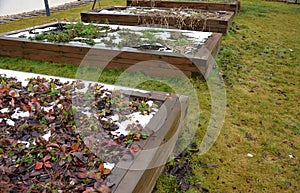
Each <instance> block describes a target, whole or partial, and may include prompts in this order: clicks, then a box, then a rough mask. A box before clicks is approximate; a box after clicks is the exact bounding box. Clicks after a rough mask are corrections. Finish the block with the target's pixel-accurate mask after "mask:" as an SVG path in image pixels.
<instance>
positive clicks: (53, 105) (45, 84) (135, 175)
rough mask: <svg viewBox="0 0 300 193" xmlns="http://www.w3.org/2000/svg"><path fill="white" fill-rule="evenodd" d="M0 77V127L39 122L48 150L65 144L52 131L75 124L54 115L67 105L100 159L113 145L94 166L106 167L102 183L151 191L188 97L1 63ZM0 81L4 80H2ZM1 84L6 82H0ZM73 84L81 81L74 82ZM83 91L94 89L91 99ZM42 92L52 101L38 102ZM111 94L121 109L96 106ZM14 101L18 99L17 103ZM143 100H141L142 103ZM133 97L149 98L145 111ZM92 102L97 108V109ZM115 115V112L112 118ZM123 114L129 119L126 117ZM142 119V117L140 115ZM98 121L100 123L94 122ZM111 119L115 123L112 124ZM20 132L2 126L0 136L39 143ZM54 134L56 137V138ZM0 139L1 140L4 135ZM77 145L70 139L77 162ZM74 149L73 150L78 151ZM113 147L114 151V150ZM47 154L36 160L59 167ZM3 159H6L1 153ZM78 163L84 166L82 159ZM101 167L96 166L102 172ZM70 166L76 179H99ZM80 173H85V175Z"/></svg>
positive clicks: (23, 143)
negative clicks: (20, 69) (12, 67)
mask: <svg viewBox="0 0 300 193" xmlns="http://www.w3.org/2000/svg"><path fill="white" fill-rule="evenodd" d="M9 77H17V81H18V82H21V84H19V83H17V82H16V81H14V80H7V79H6V78H9ZM0 78H1V80H2V82H1V84H2V86H1V87H2V88H1V92H0V94H1V100H2V103H1V106H0V107H1V108H0V115H1V116H0V117H1V118H0V128H2V130H3V131H4V130H6V129H8V128H9V129H11V130H13V129H16V128H22V125H23V129H24V128H25V127H24V125H29V126H30V125H31V126H34V125H36V126H37V127H39V128H40V127H41V125H43V126H45V129H44V130H43V131H42V134H41V135H42V136H41V137H40V138H44V139H41V140H43V141H44V146H45V147H47V151H48V148H50V149H51V151H54V152H59V151H60V150H59V148H60V146H61V145H62V146H63V145H67V144H64V143H62V144H61V143H60V140H59V139H60V138H59V137H58V136H57V133H56V132H58V131H60V130H61V129H62V128H61V127H72V128H73V127H74V126H72V124H74V123H69V121H70V120H67V121H68V125H67V126H66V125H65V126H62V125H61V124H62V123H58V122H57V121H58V119H59V118H58V117H59V116H61V114H65V113H62V112H60V111H67V110H68V109H74V108H75V109H76V110H75V111H76V113H75V114H77V116H75V115H74V119H77V120H79V122H76V129H75V130H74V132H75V133H79V134H80V135H84V139H82V141H84V144H85V145H86V146H87V147H88V148H90V149H91V151H92V152H93V153H95V155H97V156H100V158H101V159H102V157H101V155H102V154H104V153H103V151H104V150H105V149H104V147H105V148H111V147H113V149H110V151H109V157H105V156H104V158H105V159H106V160H105V159H104V161H105V162H106V161H107V160H109V162H110V163H106V166H105V165H104V167H105V168H104V169H101V166H99V168H100V169H99V170H100V171H101V170H103V171H104V173H105V171H106V170H105V169H106V168H108V170H109V173H108V175H107V176H106V178H105V183H106V184H109V185H108V186H110V187H111V189H112V191H113V192H123V193H127V192H128V193H129V192H151V191H152V189H153V187H154V185H155V182H156V179H157V178H158V176H159V175H160V173H161V171H162V169H163V166H164V163H166V161H167V159H168V157H169V156H170V154H171V153H172V151H173V148H174V145H175V143H176V140H177V137H178V133H179V130H180V128H181V126H182V124H183V122H184V119H185V116H186V112H187V103H188V98H187V97H186V96H182V95H176V94H168V93H163V92H155V91H145V90H140V89H133V88H127V87H120V86H115V85H107V84H102V83H95V82H87V81H78V80H74V79H66V78H60V77H52V76H46V75H38V74H33V73H24V72H18V71H11V70H4V69H0ZM28 78H31V80H27V79H28ZM32 78H34V79H32ZM5 81H7V82H6V83H5ZM81 83H82V84H81ZM6 84H7V85H9V84H11V85H9V86H5V85H6ZM32 84H34V85H32ZM30 85H31V86H33V87H31V86H30ZM74 85H76V86H74ZM78 85H81V86H80V87H79V86H78ZM91 85H92V86H91ZM30 88H31V89H30ZM68 88H69V89H70V90H69V89H68ZM72 88H73V90H72ZM74 88H75V89H74ZM53 90H55V93H53ZM30 93H31V94H30ZM70 93H71V95H70ZM79 93H81V94H79ZM87 93H88V95H89V94H91V93H93V94H94V98H92V99H90V97H87ZM114 93H117V94H118V95H116V96H115V97H113V95H114ZM47 96H49V97H48V99H49V100H50V99H51V100H52V99H53V100H54V102H50V101H48V102H49V103H45V102H43V101H42V98H43V100H47V99H46V98H47ZM39 97H40V98H39ZM78 97H79V100H80V102H79V103H77V102H75V103H74V101H77V100H78ZM12 98H13V99H14V100H15V102H14V106H13V105H12V103H11V100H12ZM82 98H84V99H86V98H89V100H88V102H90V103H92V104H95V105H91V106H85V101H84V99H82ZM40 99H41V100H40ZM71 99H72V100H71ZM112 99H119V100H120V101H119V102H118V103H117V104H120V105H121V106H122V108H123V111H119V110H118V109H117V108H114V111H113V112H112V113H110V114H101V112H103V111H102V110H103V109H102V108H103V107H102V106H101V105H100V106H99V104H100V103H101V104H102V101H105V103H106V102H107V101H111V100H112ZM123 99H124V100H123ZM125 99H127V100H125ZM128 99H129V101H128ZM132 99H134V100H133V102H131V100H132ZM141 100H142V102H141ZM19 101H23V102H22V103H21V104H19ZM26 101H27V102H26ZM81 101H83V102H81ZM143 101H144V102H145V103H143ZM124 103H126V104H128V105H129V107H125V106H124ZM135 103H139V105H145V104H148V106H147V108H145V109H147V112H146V111H144V110H145V109H142V110H141V109H140V108H132V104H135ZM111 104H113V103H111ZM19 105H21V106H19ZM154 105H156V106H154ZM25 107H26V108H25ZM118 107H120V106H118ZM144 107H145V106H144ZM92 108H96V111H94V110H95V109H94V110H93V109H92ZM105 108H106V107H105ZM128 108H129V109H131V110H133V109H135V110H133V112H132V111H131V110H130V111H129V112H125V111H128ZM51 109H52V110H51ZM101 109H102V110H101ZM41 112H42V113H44V115H42V116H45V117H46V119H44V118H43V119H38V118H37V117H39V116H40V114H41ZM143 112H144V113H143ZM130 113H132V114H135V116H134V117H133V118H132V117H131V116H128V115H131V114H130ZM117 115H118V116H120V117H119V118H116V116H117ZM118 116H117V117H118ZM121 116H125V117H126V120H125V121H124V117H123V118H121ZM149 116H150V118H149ZM51 117H52V118H51ZM67 117H68V116H67ZM40 118H41V117H40ZM36 119H37V120H36ZM127 119H130V120H131V119H132V120H131V121H129V122H126V121H127ZM144 119H145V120H146V121H143V120H144ZM110 120H112V121H113V124H111V123H112V122H110V124H111V127H105V125H106V124H105V123H104V122H105V121H106V123H107V122H109V121H110ZM137 120H138V121H137ZM36 121H37V122H36ZM62 121H66V120H62ZM98 121H99V124H96V122H98ZM103 121H104V122H103ZM91 123H93V125H92V126H93V127H91V126H90V124H91ZM100 123H101V124H100ZM122 123H127V125H124V127H125V128H121V125H122ZM55 125H56V126H55ZM116 125H117V126H118V127H116ZM31 126H30V127H31ZM26 128H28V127H26ZM46 128H48V129H46ZM50 128H52V129H50ZM136 128H138V130H135V129H136ZM121 130H123V131H121ZM128 130H130V131H128ZM18 132H19V134H20V133H22V131H21V130H20V131H18ZM23 132H25V131H23ZM38 132H39V131H38ZM124 132H125V133H124ZM35 133H36V132H35ZM120 133H121V134H120ZM130 133H131V134H130ZM141 133H144V134H146V137H145V138H144V137H141V135H143V134H141ZM19 134H18V135H17V134H14V133H11V132H7V133H5V132H4V133H2V135H1V136H2V137H3V136H6V137H5V140H8V142H7V143H9V144H10V142H11V143H16V144H19V147H21V146H22V148H24V149H26V148H29V147H31V146H35V145H36V144H35V143H38V141H37V139H38V138H33V137H32V136H31V133H29V134H28V133H27V137H26V138H25V137H24V136H20V135H19ZM36 135H37V134H35V136H36ZM60 135H64V134H60ZM18 136H19V137H18ZM122 136H123V137H122ZM132 136H133V137H132ZM137 136H139V137H138V139H136V137H137ZM57 137H58V139H55V138H57ZM121 137H122V138H121ZM1 140H2V141H1V143H2V142H3V140H4V139H1ZM104 141H108V142H107V144H110V145H109V146H108V145H107V144H106V145H107V146H104V145H103V144H104ZM128 142H129V143H128ZM37 146H38V145H37ZM121 146H122V148H121ZM17 147H18V146H17ZM66 147H67V146H66ZM3 148H5V147H3ZM80 148H82V144H80V147H77V146H76V147H73V145H72V149H73V154H74V156H75V157H74V158H73V159H79V161H80V160H81V162H83V161H82V160H83V157H84V156H83V157H82V155H81V158H80V156H79V155H80V151H81V150H80ZM119 149H121V150H122V151H121V150H119ZM45 151H46V150H45ZM74 151H75V153H74ZM76 151H78V152H77V154H76ZM124 151H125V153H124ZM115 152H117V154H116V153H115ZM122 152H123V153H122ZM73 154H72V155H73ZM53 156H54V155H52V157H53ZM78 156H79V157H78ZM76 157H77V158H76ZM50 158H51V156H50ZM50 158H49V159H50ZM114 158H115V159H114ZM49 159H48V158H47V160H46V161H44V162H40V164H41V165H42V167H47V168H48V170H49V171H50V172H52V168H57V167H60V165H59V166H58V165H57V163H55V162H52V161H53V160H52V161H51V159H50V160H49ZM41 160H42V159H41ZM43 160H45V158H43ZM71 160H72V159H71ZM111 160H113V161H111ZM115 160H116V161H115ZM2 161H5V160H3V159H2ZM46 163H48V165H46ZM59 163H60V162H59ZM72 163H73V162H72ZM74 163H75V162H74ZM74 163H73V164H74ZM76 163H77V162H76ZM43 165H44V166H43ZM25 166H26V165H25ZM48 166H49V167H48ZM50 166H51V167H50ZM28 167H30V169H29V168H28V169H27V170H28V172H31V173H36V172H38V171H39V172H40V173H39V174H38V175H43V171H44V170H43V169H42V167H37V164H36V165H35V167H31V166H28ZM81 167H83V166H82V165H81ZM89 168H93V167H89ZM15 170H16V172H18V167H16V168H15ZM46 171H47V169H45V171H44V172H45V173H46ZM49 171H48V174H49ZM103 171H101V172H102V173H103ZM73 172H75V173H74V174H73V173H70V174H69V175H71V176H72V175H75V176H78V179H79V180H80V179H81V180H83V178H89V179H96V180H97V179H98V178H97V177H96V176H95V175H90V174H91V173H89V171H86V170H82V169H81V170H80V169H79V170H76V169H75V170H74V171H73ZM83 172H87V173H83ZM98 172H99V171H98ZM31 173H30V176H31ZM92 173H93V172H92ZM46 174H47V173H46ZM46 174H45V175H46ZM83 174H84V176H86V177H84V176H83ZM102 175H103V174H102ZM20 177H21V176H20ZM75 178H76V177H75ZM27 179H28V177H27ZM38 179H39V178H38ZM68 179H69V178H68ZM71 179H72V178H71ZM65 183H67V185H66V187H67V186H68V187H70V186H69V183H70V182H68V181H66V182H65ZM74 183H75V182H74ZM101 183H102V182H101Z"/></svg>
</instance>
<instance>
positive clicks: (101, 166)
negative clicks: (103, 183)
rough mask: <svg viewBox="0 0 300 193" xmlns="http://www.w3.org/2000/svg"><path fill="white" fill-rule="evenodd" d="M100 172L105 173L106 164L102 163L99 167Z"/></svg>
mask: <svg viewBox="0 0 300 193" xmlns="http://www.w3.org/2000/svg"><path fill="white" fill-rule="evenodd" d="M99 171H100V172H101V173H103V172H104V163H101V164H100V165H99Z"/></svg>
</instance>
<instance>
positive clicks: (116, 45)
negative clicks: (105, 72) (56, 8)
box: [0, 23, 222, 77]
mask: <svg viewBox="0 0 300 193" xmlns="http://www.w3.org/2000/svg"><path fill="white" fill-rule="evenodd" d="M79 36H80V37H79ZM221 39H222V34H219V33H211V32H196V31H187V30H174V29H162V28H147V27H144V28H143V27H133V26H116V25H104V24H103V25H93V24H83V23H50V24H45V25H41V26H36V27H34V28H29V29H23V30H18V31H13V32H9V33H5V34H2V35H1V36H0V56H8V57H24V58H28V59H32V60H42V61H50V62H63V63H70V64H75V65H79V64H80V63H81V62H82V60H83V59H85V60H88V61H85V63H87V64H88V65H91V66H93V65H94V66H95V65H96V66H99V65H100V66H104V65H105V67H106V68H107V69H129V67H131V66H133V65H135V64H136V63H139V62H143V61H153V62H152V63H151V66H150V65H148V66H149V67H148V66H147V69H146V71H144V73H146V74H148V75H151V76H174V72H180V73H183V74H185V75H187V76H192V75H195V76H199V74H202V75H203V76H204V77H207V76H208V75H209V72H210V70H211V68H212V67H213V63H212V59H213V57H215V56H216V55H217V53H218V52H219V49H220V45H221ZM49 41H51V42H49ZM91 49H92V51H93V54H89V53H91V52H89V51H90V50H91ZM87 54H89V57H88V58H87V57H85V56H86V55H87ZM154 60H155V61H154ZM161 62H167V63H169V64H171V65H173V66H174V67H176V69H173V70H170V68H165V66H164V65H161ZM199 69H200V70H199Z"/></svg>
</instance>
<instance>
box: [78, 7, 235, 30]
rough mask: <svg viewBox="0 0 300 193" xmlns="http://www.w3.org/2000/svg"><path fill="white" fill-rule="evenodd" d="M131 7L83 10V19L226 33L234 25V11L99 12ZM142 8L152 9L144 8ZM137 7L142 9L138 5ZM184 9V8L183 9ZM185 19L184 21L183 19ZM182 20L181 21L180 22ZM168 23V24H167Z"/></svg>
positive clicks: (101, 22)
mask: <svg viewBox="0 0 300 193" xmlns="http://www.w3.org/2000/svg"><path fill="white" fill-rule="evenodd" d="M128 8H129V7H110V8H105V9H100V10H95V11H90V12H81V20H82V21H83V22H90V23H92V22H93V23H98V24H106V23H108V24H116V25H133V26H138V25H147V24H150V25H153V24H156V25H159V26H160V25H162V24H164V26H165V27H171V28H172V27H173V28H177V29H183V30H196V31H209V32H217V33H223V34H226V33H227V32H228V30H229V29H230V27H231V26H232V22H233V17H234V12H226V11H225V12H222V13H221V12H220V11H212V10H211V11H208V10H201V15H202V16H198V17H197V16H194V17H178V16H177V15H162V14H160V15H158V14H155V15H154V14H153V13H151V12H148V13H145V14H139V13H137V14H131V13H128V14H124V13H120V14H117V13H99V12H100V11H102V10H108V11H118V10H126V9H128ZM141 8H142V9H150V8H144V7H141ZM137 9H140V8H138V7H137ZM160 10H162V11H170V12H173V10H171V9H169V8H160ZM182 11H184V10H182ZM181 20H183V21H181ZM179 21H180V22H179ZM166 24H167V25H166Z"/></svg>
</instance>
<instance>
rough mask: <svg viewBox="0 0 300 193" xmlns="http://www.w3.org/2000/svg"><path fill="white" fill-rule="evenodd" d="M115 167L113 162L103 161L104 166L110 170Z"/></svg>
mask: <svg viewBox="0 0 300 193" xmlns="http://www.w3.org/2000/svg"><path fill="white" fill-rule="evenodd" d="M114 167H115V164H114V163H104V168H106V169H109V170H112V169H113V168H114Z"/></svg>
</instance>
